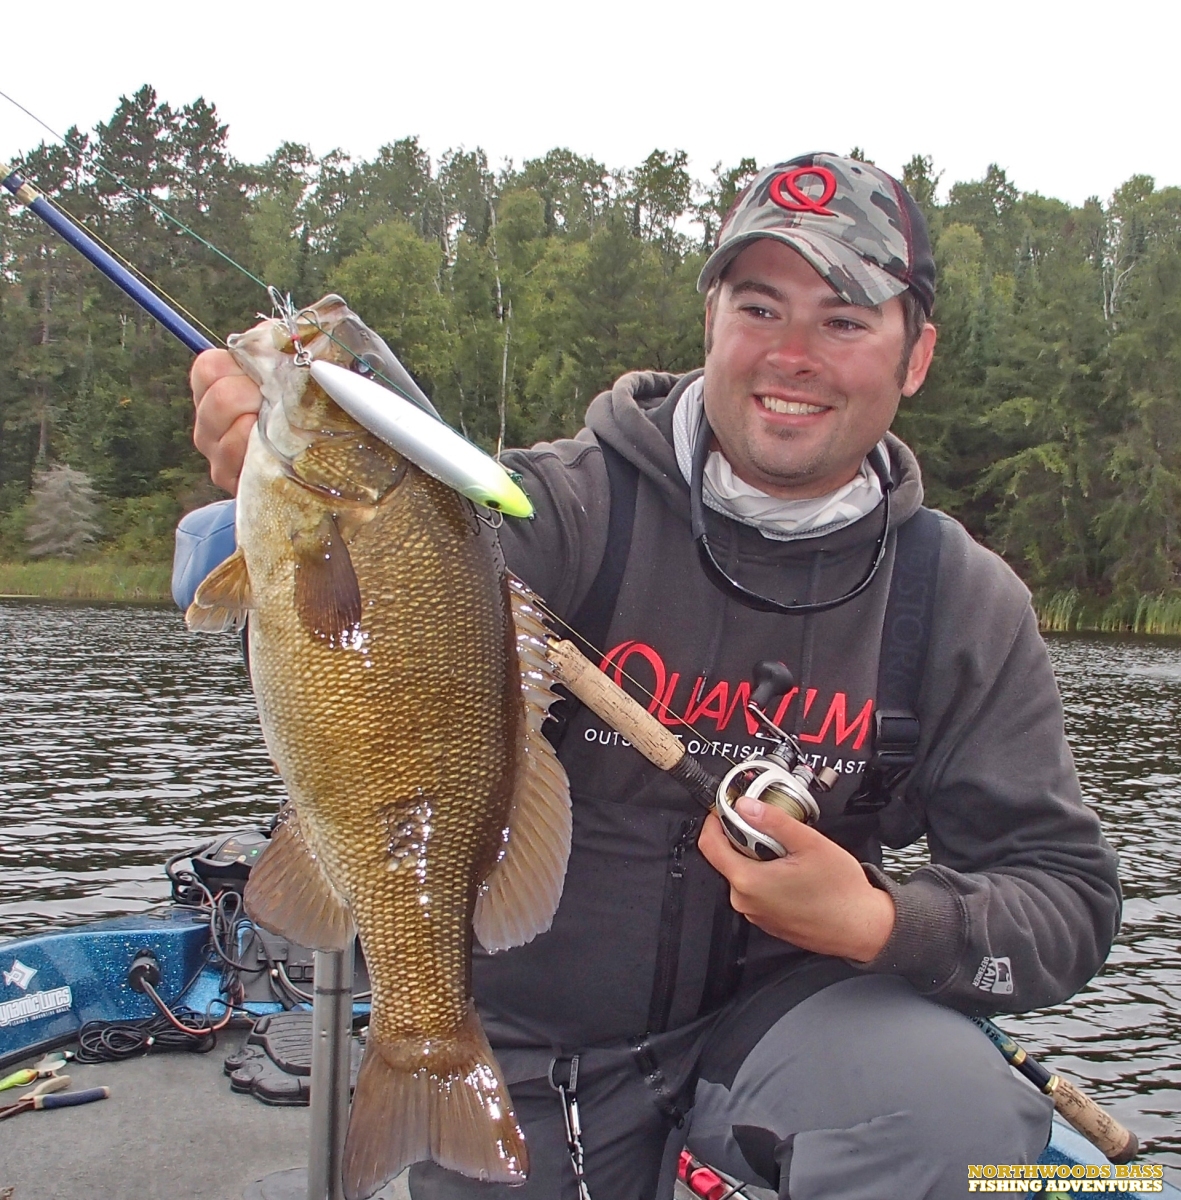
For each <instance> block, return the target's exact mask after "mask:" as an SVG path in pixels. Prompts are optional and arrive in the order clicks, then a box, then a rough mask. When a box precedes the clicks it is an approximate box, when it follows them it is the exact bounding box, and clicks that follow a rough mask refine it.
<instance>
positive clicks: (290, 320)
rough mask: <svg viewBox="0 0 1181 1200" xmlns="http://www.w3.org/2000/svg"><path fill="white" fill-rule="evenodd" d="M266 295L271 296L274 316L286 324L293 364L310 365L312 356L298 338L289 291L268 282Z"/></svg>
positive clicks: (297, 326) (295, 318)
mask: <svg viewBox="0 0 1181 1200" xmlns="http://www.w3.org/2000/svg"><path fill="white" fill-rule="evenodd" d="M267 295H268V296H269V297H270V298H271V305H272V307H273V309H274V317H275V318H276V319H277V320H280V321H282V322H283V324H284V325H286V326H287V332H288V334H289V335H290V337H291V344H292V345H293V346H294V347H295V365H296V366H297V367H310V366H311V365H312V356H311V355H310V354H309V353H308V351H307V349H306V348H305V347H304V344H303V341H302V340H301V339H300V336H299V321H298V319H297V315H296V311H295V303H294V302H293V301H292V299H291V293H290V292H288V293H286V295H284V293H282V292H281V291H279V289H278V288H277V287H275V285H274V284H268V285H267ZM259 315H260V316H261V315H262V314H261V313H260V314H259Z"/></svg>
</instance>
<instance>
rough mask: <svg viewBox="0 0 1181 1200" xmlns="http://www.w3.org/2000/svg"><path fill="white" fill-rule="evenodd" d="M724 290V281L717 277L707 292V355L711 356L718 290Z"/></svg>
mask: <svg viewBox="0 0 1181 1200" xmlns="http://www.w3.org/2000/svg"><path fill="white" fill-rule="evenodd" d="M721 290H722V282H721V280H720V279H715V280H714V282H713V283H711V284H710V285H709V291H707V292H706V293H705V357H706V358H709V352H710V351H711V350H712V349H713V344H714V312H715V311H716V301H717V298H718V292H720V291H721Z"/></svg>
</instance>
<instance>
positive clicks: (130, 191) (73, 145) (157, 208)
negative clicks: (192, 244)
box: [0, 90, 470, 440]
mask: <svg viewBox="0 0 1181 1200" xmlns="http://www.w3.org/2000/svg"><path fill="white" fill-rule="evenodd" d="M0 96H2V97H3V98H4V99H5V100H7V101H8V102H9V103H10V104H12V105H13V106H15V107H16V108H18V109H20V111H21V112H23V113H24V114H25V115H26V116H28V117H30V118H31V119H32V120H33V121H35V122H36V123H37V124H38V125H40V126H41V127H42V129H44V130H46V131H47V132H48V133H51V134H52V135H53V136H54V137H55V138H57V139H58V141H60V142H62V143H63V144H64V145H66V146H68V147H69V148H70V149H71V150H73V151H74V152H75V153H77V154H78V155H80V156H85V155H86V147H84V146H82V145H81V144H79V143H77V142H75V141H72V140H71V139H70V138H68V137H66V136H65V135H64V134H62V133H59V132H58V131H57V130H56V129H54V128H53V126H52V125H50V124H48V123H47V122H46V121H43V120H42V119H41V118H40V117H39V116H37V114H36V113H34V112H32V111H31V110H30V109H28V108H26V107H25V106H24V105H23V104H21V103H20V101H19V100H16V99H14V98H13V97H12V96H10V95H9V94H8V93H7V92H5V91H2V90H0ZM86 165H87V166H88V167H91V168H93V169H94V170H95V171H98V172H101V173H102V174H103V175H106V176H107V177H108V178H110V179H113V180H114V181H115V182H116V183H117V184H118V185H119V187H120V188H122V189H123V191H124V192H125V193H126V194H127V195H129V196H132V197H134V198H135V199H137V200H139V201H141V202H142V203H144V204H146V205H148V207H149V208H151V209H152V211H153V212H155V213H158V214H159V215H160V216H161V217H162V218H163V219H164V220H165V221H168V222H170V223H171V224H173V225H175V226H176V227H177V228H178V229H180V230H181V231H182V232H184V233H186V234H188V235H189V236H190V237H192V238H195V239H196V240H197V241H198V242H200V243H201V245H203V246H205V247H206V248H207V249H209V250H212V251H213V253H214V254H216V255H217V256H218V257H219V258H221V259H222V260H223V261H224V262H226V263H228V264H229V265H230V266H231V267H233V268H234V269H235V270H236V271H240V272H241V273H242V274H243V275H245V276H246V278H247V279H249V280H251V281H252V282H254V283H256V284H257V285H258V286H259V287H260V288H262V290H263V291H264V292H266V293H267V295H268V297H270V298H271V300H272V303H274V299H275V295H274V289H273V288H272V286H271V285H269V284H267V283H265V282H264V281H263V280H261V279H260V278H259V277H258V276H257V275H255V274H254V272H253V271H250V270H249V269H248V268H246V267H244V266H243V265H242V264H241V263H240V262H237V261H236V260H235V259H233V258H231V257H230V256H229V255H228V254H226V253H225V251H224V250H220V249H219V248H218V247H217V246H215V245H214V244H213V243H212V242H211V241H209V239H208V238H205V237H202V236H201V234H199V233H198V232H197V231H196V230H195V229H192V228H190V227H189V226H188V225H186V224H185V223H184V222H183V221H182V220H180V219H179V218H178V217H174V216H173V215H172V214H171V213H170V212H168V210H167V209H165V208H163V207H161V205H159V204H157V203H156V201H155V200H153V199H152V198H151V196H149V195H146V194H145V193H143V192H140V191H138V190H137V189H136V188H134V187H132V186H131V184H129V183H128V182H127V180H126V179H124V178H122V176H120V175H116V174H115V172H114V171H111V170H109V169H108V168H107V167H105V166H103V164H102V163H101V162H99V161H98V160H97V158H92V159H91V160H90V161H89V162H88V163H87V164H86ZM41 194H42V195H43V196H45V198H46V199H47V200H48V201H49V203H50V204H52V205H53V206H54V207H55V208H57V209H58V210H59V211H61V212H62V213H64V214H65V215H66V216H67V217H69V219H70V220H71V221H73V222H74V223H75V224H76V225H79V226H81V227H82V228H83V229H85V230H86V232H87V233H89V234H90V235H91V236H92V237H94V239H95V241H97V242H99V244H100V245H102V246H103V248H104V249H106V250H107V251H108V252H109V253H110V254H112V255H114V256H115V257H116V258H118V259H119V261H120V262H122V263H123V264H124V265H125V266H127V267H128V268H129V269H130V270H132V271H134V272H135V274H136V275H138V276H139V277H140V278H141V279H142V280H143V281H144V282H145V283H146V284H148V285H149V286H150V287H152V288H153V289H155V290H156V291H157V292H159V293H160V295H161V296H162V297H163V298H164V299H166V300H168V302H169V303H171V304H172V305H174V306H175V307H176V308H177V309H179V310H180V311H181V312H182V313H184V314H185V315H186V316H188V317H190V318H191V319H192V321H193V322H194V323H195V324H197V325H199V326H200V327H201V328H202V329H203V330H205V332H206V333H208V334H209V335H210V336H211V338H212V339H213V340H215V341H218V342H221V343H222V345H225V342H224V339H222V338H221V337H220V336H218V335H217V334H216V333H214V332H213V331H212V330H211V329H210V328H209V326H208V325H206V324H205V323H204V322H203V321H200V320H198V319H197V318H196V317H194V316H193V315H192V314H191V313H190V312H189V311H188V310H187V309H185V308H184V307H183V306H182V305H180V304H177V302H176V301H175V300H173V299H172V297H171V296H169V294H168V293H167V292H166V291H165V290H164V289H163V288H162V287H160V285H159V284H158V283H156V282H155V280H153V279H150V278H149V277H148V276H147V275H145V274H144V273H143V271H141V270H140V269H139V268H138V267H135V266H133V265H132V264H131V263H129V262H128V261H127V259H125V258H123V256H122V255H120V254H118V253H117V251H115V250H113V249H112V248H111V247H110V246H108V245H107V244H106V242H104V241H103V240H102V239H101V238H100V237H98V236H97V235H96V234H94V233H93V232H92V231H91V230H90V228H89V227H88V226H86V225H84V224H83V223H82V222H81V221H79V220H78V219H77V218H76V217H75V216H74V215H73V214H72V213H70V212H67V210H66V209H65V208H64V207H63V206H62V205H61V204H60V203H59V202H58V201H56V200H54V199H53V197H52V196H48V195H46V194H45V193H44V192H42V193H41ZM307 311H308V310H306V309H305V310H303V311H302V312H300V313H298V314H294V315H296V316H301V317H304V316H305V314H306V313H307ZM276 315H279V316H286V317H290V316H291V315H292V314H290V313H286V314H285V313H283V312H282V306H281V305H280V306H277V309H276ZM305 319H306V317H305ZM308 323H309V324H310V325H312V327H313V328H315V329H317V330H319V332H320V333H322V334H323V335H324V336H325V337H326V338H328V340H329V341H330V342H332V343H333V344H334V345H336V346H339V347H340V348H341V349H342V350H344V351H345V352H346V353H347V354H348V355H350V356H351V357H352V358H353V359H355V360H356V361H358V362H364V363H365V365H366V366H367V367H368V368H369V374H371V375H373V376H374V377H376V378H377V379H380V380H381V382H382V383H384V384H385V385H386V386H387V387H388V388H390V390H391V391H393V392H394V394H395V395H398V396H400V397H401V398H402V399H403V400H407V401H409V402H410V403H411V404H416V405H417V404H418V401H417V400H416V399H415V398H414V397H413V396H411V395H409V394H407V392H406V390H405V389H404V388H402V387H400V386H399V385H398V384H397V383H395V382H394V381H393V380H392V379H390V378H388V376H386V375H385V374H384V373H383V372H382V371H381V370H379V369H378V368H377V367H376V366H375V365H374V364H373V363H371V362H370V361H369V360H368V359H363V358H362V356H361V355H359V354H357V353H356V352H355V351H354V350H352V349H351V348H350V347H349V346H346V345H345V344H344V343H343V342H342V341H340V340H339V339H338V338H336V337H334V336H333V335H332V334H330V333H329V332H328V331H327V330H326V329H324V328H323V326H321V325H320V324H319V322H317V321H315V320H310V321H309V322H308ZM469 440H470V439H469Z"/></svg>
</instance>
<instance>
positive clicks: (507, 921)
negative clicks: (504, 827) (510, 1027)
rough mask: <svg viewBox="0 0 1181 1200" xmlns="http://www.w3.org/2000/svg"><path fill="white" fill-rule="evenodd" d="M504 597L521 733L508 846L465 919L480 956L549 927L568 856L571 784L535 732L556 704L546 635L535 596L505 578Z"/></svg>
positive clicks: (512, 578)
mask: <svg viewBox="0 0 1181 1200" xmlns="http://www.w3.org/2000/svg"><path fill="white" fill-rule="evenodd" d="M508 591H509V598H510V600H511V603H512V611H513V623H514V625H515V626H516V631H517V658H518V661H519V662H520V668H521V700H522V703H523V704H524V706H525V732H524V737H522V738H521V742H520V750H519V752H518V760H517V787H516V791H515V793H514V795H513V804H512V811H511V813H510V815H509V836H508V846H507V847H506V849H505V853H504V857H503V858H502V859H501V860H500V862H498V863H497V864H496V866H495V868H494V869H493V870H492V873H491V874H490V875H489V876H488V879H487V881H486V882H485V884H484V886H483V888H481V890H480V894H479V896H478V898H477V900H476V912H475V916H474V918H473V920H472V925H473V928H474V929H475V934H476V937H477V938H478V939H479V941H480V945H482V946H483V947H484V949H485V950H507V949H508V948H509V947H510V946H521V945H524V944H525V943H526V942H528V941H530V940H532V939H533V938H535V937H536V936H537V935H538V934H539V933H544V932H545V931H546V930H547V929H548V928H549V927H550V923H551V922H552V921H553V919H554V913H555V912H556V911H557V908H558V900H559V899H560V898H561V895H562V884H563V882H564V881H565V878H566V860H567V859H568V858H569V857H570V825H571V818H570V784H569V782H568V781H567V779H566V771H565V769H564V768H563V767H562V764H561V763H560V762H559V761H558V756H557V754H556V753H555V751H554V748H553V746H551V745H550V743H549V742H548V741H547V740H546V738H545V736H544V735H543V734H542V732H541V726H542V723H543V722H544V721H545V717H546V713H547V712H548V711H549V706H550V705H551V704H552V703H553V702H554V701H555V700H556V699H557V697H556V696H555V694H554V692H553V684H554V675H553V668H552V667H551V666H550V664H549V659H548V657H547V655H546V629H545V626H544V625H543V624H542V621H541V617H540V614H539V613H538V610H537V607H536V598H535V597H534V595H533V593H532V592H531V591H529V589H528V588H527V587H526V586H525V585H524V584H523V583H522V582H521V581H520V580H519V579H516V578H515V577H513V576H511V575H510V576H509V578H508Z"/></svg>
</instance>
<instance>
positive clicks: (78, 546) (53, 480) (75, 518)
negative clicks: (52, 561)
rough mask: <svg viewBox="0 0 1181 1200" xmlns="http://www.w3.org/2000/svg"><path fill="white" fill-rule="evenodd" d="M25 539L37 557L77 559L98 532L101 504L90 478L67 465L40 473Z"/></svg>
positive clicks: (63, 464)
mask: <svg viewBox="0 0 1181 1200" xmlns="http://www.w3.org/2000/svg"><path fill="white" fill-rule="evenodd" d="M30 508H31V513H30V519H29V524H28V528H27V529H26V532H25V537H26V539H27V540H28V543H29V553H30V554H32V555H33V556H34V557H35V558H43V557H48V556H52V557H54V558H75V557H76V556H77V555H78V554H80V553H81V552H82V551H83V550H85V549H86V547H87V546H89V545H90V544H91V543H92V542H93V541H94V535H95V534H96V533H98V522H97V520H96V517H97V516H98V501H97V500H96V498H95V494H94V487H93V485H92V484H91V482H90V476H89V475H85V474H83V472H81V471H75V470H74V469H73V468H72V467H68V466H66V464H65V463H56V464H55V465H54V466H52V467H49V468H48V469H47V470H44V471H39V472H38V473H37V475H36V477H35V479H34V482H33V492H32V495H31V497H30Z"/></svg>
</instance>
